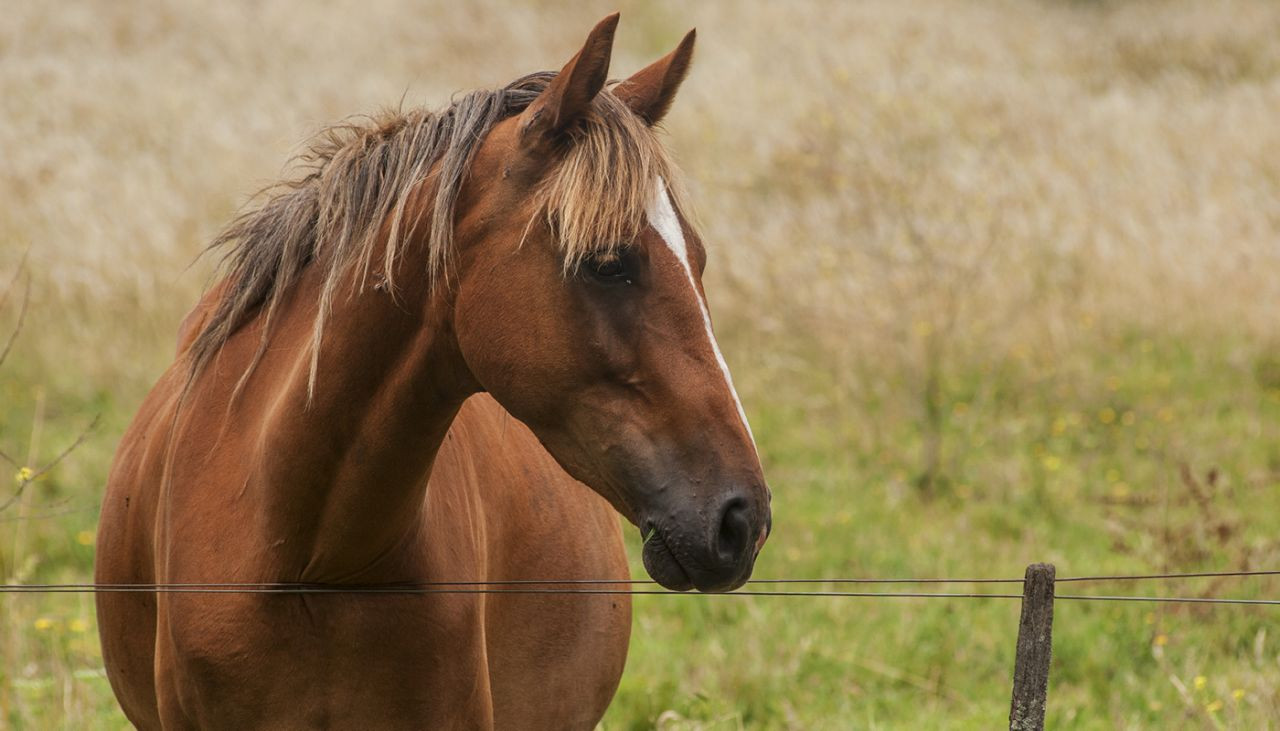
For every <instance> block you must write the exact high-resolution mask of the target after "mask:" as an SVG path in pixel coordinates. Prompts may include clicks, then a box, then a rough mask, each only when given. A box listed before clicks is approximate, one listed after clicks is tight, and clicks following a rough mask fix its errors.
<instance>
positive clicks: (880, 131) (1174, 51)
mask: <svg viewBox="0 0 1280 731" xmlns="http://www.w3.org/2000/svg"><path fill="white" fill-rule="evenodd" d="M585 5H586V6H589V7H585V8H584V7H583V6H584V4H583V3H561V2H538V3H532V4H528V5H520V6H519V7H507V5H506V4H504V3H501V2H492V1H486V2H478V3H466V4H463V3H438V2H409V1H408V0H371V1H369V2H363V3H359V4H355V3H336V2H335V3H323V4H319V5H315V4H310V3H301V2H297V0H285V1H284V2H276V3H266V4H263V5H261V6H259V5H257V4H251V3H239V2H234V3H217V4H206V3H194V2H159V3H134V2H119V3H111V4H104V3H91V2H68V3H59V4H55V5H50V4H48V3H39V2H34V1H32V0H18V2H16V3H11V4H9V5H7V6H6V9H5V17H4V19H3V20H0V99H4V103H3V106H2V107H0V200H3V204H2V205H0V294H2V293H3V292H4V291H5V290H4V287H5V286H6V284H7V283H8V282H9V278H10V277H11V276H14V275H15V274H17V273H18V272H19V267H20V263H21V262H22V261H23V257H24V256H26V271H27V272H29V277H30V283H31V301H30V306H29V308H28V309H27V312H26V317H25V327H24V329H23V330H22V332H21V334H20V336H19V338H18V339H17V340H16V341H15V344H14V347H13V350H12V352H11V353H10V355H9V357H8V359H7V360H6V361H5V362H4V363H3V364H2V365H0V451H3V452H4V453H5V454H7V455H10V456H12V457H13V459H14V460H15V461H17V462H19V463H20V464H21V465H27V466H31V467H38V466H40V465H42V464H44V463H46V462H47V461H48V460H49V459H50V458H52V457H53V456H54V455H56V454H57V453H58V452H59V451H60V450H61V449H63V448H64V447H66V446H67V445H68V444H70V443H72V442H73V441H74V440H75V439H76V437H77V435H79V434H80V433H81V431H82V430H83V429H84V428H85V426H86V425H87V424H89V423H90V422H92V421H93V419H94V417H95V416H100V421H99V423H98V425H97V427H96V428H95V429H94V430H93V431H92V432H91V433H90V434H89V436H88V438H87V439H86V440H85V442H84V443H83V444H82V445H81V446H80V447H79V448H78V449H77V450H76V451H74V452H73V453H72V454H71V455H70V456H69V457H68V458H67V459H66V460H65V461H63V462H62V463H60V464H59V465H58V466H57V467H56V469H54V470H52V471H50V472H49V473H48V474H47V475H45V476H43V477H42V478H41V479H38V480H36V481H35V482H33V483H31V484H30V485H28V486H27V488H26V489H25V490H24V491H23V492H22V494H21V496H20V497H19V498H18V499H17V500H15V501H14V502H13V503H12V504H11V505H9V506H8V507H6V508H4V509H3V510H0V575H2V576H3V578H4V579H5V580H6V581H8V582H21V581H81V580H85V579H86V578H87V577H88V576H89V574H90V570H91V566H92V561H93V555H92V548H91V547H92V544H93V540H94V530H95V523H96V515H97V503H98V501H99V498H100V494H101V490H102V486H103V483H104V480H105V474H106V469H107V466H108V464H109V461H110V458H111V453H112V451H113V449H114V447H115V443H116V440H117V439H118V438H119V435H120V433H121V432H122V431H123V429H124V427H125V425H126V424H127V423H128V420H129V419H130V417H131V416H132V414H133V411H134V409H135V408H136V407H137V405H138V403H139V401H140V400H141V398H142V396H143V395H144V394H145V393H146V390H147V389H148V388H149V387H150V384H151V382H152V381H153V379H154V378H155V377H156V376H157V375H158V374H159V373H160V372H161V370H162V369H163V368H164V367H165V366H166V365H167V363H168V361H169V359H170V357H171V355H172V344H173V337H174V333H175V331H176V327H177V323H178V321H179V319H180V318H181V316H182V315H183V314H184V313H185V311H186V309H187V308H189V307H190V305H191V304H192V303H193V302H194V300H195V298H196V296H197V295H198V292H199V291H200V289H201V287H202V286H203V285H204V284H205V282H206V280H207V277H208V275H209V273H210V267H209V266H208V264H207V263H198V264H196V265H195V266H192V267H189V265H190V263H191V261H192V260H193V259H194V257H195V255H196V254H197V253H198V252H199V250H200V248H201V246H202V245H203V244H204V243H205V242H207V241H208V240H209V239H210V238H212V236H213V235H214V234H215V233H216V231H217V230H218V228H219V226H220V225H221V224H222V223H224V222H225V221H226V220H227V219H228V218H229V216H230V215H231V214H232V213H233V212H234V210H235V209H236V208H237V207H238V206H239V205H240V204H241V203H242V202H243V201H244V200H245V199H246V197H247V195H248V194H249V193H251V192H252V191H253V190H255V189H257V188H258V187H260V186H261V185H262V184H264V183H266V182H269V181H270V180H272V179H274V178H275V177H276V176H277V175H278V173H279V170H280V166H281V165H282V164H283V162H284V160H285V159H286V158H287V156H288V154H289V153H290V151H291V150H293V149H295V146H296V144H297V143H298V142H299V141H300V140H302V139H303V138H305V137H306V136H307V135H308V134H309V133H310V132H312V131H313V130H315V129H316V128H318V126H319V125H320V124H322V123H324V122H326V121H330V120H333V119H336V118H340V117H342V116H346V115H348V114H352V113H356V112H364V111H371V110H373V109H376V108H377V107H379V106H384V105H394V104H396V103H398V102H399V101H400V100H401V99H402V98H403V99H404V103H405V104H406V105H409V104H427V105H431V106H438V105H440V104H441V103H443V102H444V101H445V100H446V99H447V98H448V96H449V95H450V94H451V93H453V92H455V91H457V90H463V89H468V88H472V87H476V86H492V85H497V84H501V83H505V82H506V81H508V80H510V79H512V78H514V77H516V76H518V75H520V74H522V73H524V72H527V71H530V70H534V69H540V68H549V67H553V66H557V65H558V64H559V63H561V62H562V61H563V60H564V59H565V58H567V56H568V55H569V54H570V53H572V52H573V50H575V49H576V48H577V44H578V43H580V41H581V38H582V36H583V34H584V33H585V32H586V30H587V29H588V28H590V27H591V25H592V24H593V23H594V22H595V21H596V20H597V19H598V18H599V17H600V16H603V15H604V14H605V13H606V12H608V11H610V10H612V9H614V6H615V5H616V3H603V2H594V0H593V2H590V3H585ZM621 6H622V7H621V9H622V12H623V20H622V25H621V27H620V30H619V35H618V41H617V49H616V51H615V56H614V59H615V60H614V70H615V74H616V75H623V74H626V73H629V72H630V71H631V70H632V69H635V68H638V67H639V66H640V65H641V64H643V63H647V62H648V61H649V60H651V59H652V58H655V57H656V56H658V55H660V54H662V53H665V52H666V51H667V50H668V49H669V48H670V47H671V46H672V45H674V43H675V42H676V41H677V40H678V39H679V37H680V35H681V34H682V33H683V32H684V30H686V29H687V28H688V27H689V26H693V25H696V26H697V27H698V30H699V40H698V43H699V48H698V57H697V60H696V62H695V66H694V70H693V74H692V76H691V78H690V80H689V82H688V83H687V84H686V86H685V88H684V90H683V91H682V95H681V98H680V99H678V100H677V103H676V106H675V108H674V110H673V112H672V114H671V117H670V119H669V121H668V124H667V127H668V130H669V132H670V135H669V137H670V143H671V146H672V148H673V149H674V150H675V152H676V154H677V156H678V157H679V159H680V160H681V161H682V163H683V166H684V168H685V170H686V172H687V173H688V175H689V178H690V188H691V192H692V198H693V200H694V202H695V204H696V205H697V207H698V215H699V219H700V221H701V227H702V229H703V233H704V238H705V239H706V241H707V243H708V246H709V248H710V256H711V264H710V266H709V269H708V274H707V289H708V294H709V297H710V299H711V306H712V309H713V314H714V315H715V317H716V322H717V329H718V332H719V333H720V339H721V344H722V346H723V348H724V350H725V352H726V357H727V359H728V360H729V362H730V364H731V365H732V366H733V368H734V374H735V378H736V380H737V381H738V382H739V387H740V390H741V392H742V396H743V400H744V402H745V405H746V408H747V411H748V413H749V415H750V417H751V420H752V424H753V426H754V428H755V432H756V435H757V437H758V440H759V443H760V447H761V451H762V455H763V458H764V461H765V466H766V472H767V475H768V477H769V478H770V482H771V485H772V487H773V490H774V495H775V498H774V518H775V523H774V532H773V536H772V538H771V540H770V542H769V545H768V547H767V548H766V549H765V552H764V553H763V554H762V556H761V558H760V562H759V564H758V568H757V572H756V575H757V576H758V577H762V578H765V577H788V576H790V577H819V576H828V577H830V576H868V577H874V576H935V575H936V576H1020V575H1021V574H1022V571H1023V568H1024V567H1025V565H1026V564H1027V563H1030V562H1032V561H1052V562H1054V563H1056V564H1057V566H1058V572H1059V575H1060V576H1066V575H1081V574H1094V573H1112V572H1115V573H1127V572H1149V571H1157V570H1158V571H1165V570H1168V571H1195V570H1237V569H1268V568H1271V569H1275V568H1280V125H1277V124H1276V120H1277V119H1280V5H1276V4H1273V3H1267V2H1228V3H1221V4H1213V5H1210V4H1207V3H1197V2H1126V3H1115V4H1110V3H1095V2H1074V3H1068V2H1061V3H1057V2H1012V1H1010V2H999V1H997V0H991V1H988V2H972V3H959V2H922V3H896V2H888V1H871V2H862V3H841V2H828V3H822V2H797V3H786V4H783V3H767V4H766V3H735V2H730V1H729V0H712V1H710V2H703V3H698V4H697V5H696V6H695V7H690V8H686V7H683V5H682V4H679V3H674V2H671V3H656V4H654V3H639V2H624V3H621ZM24 281H25V280H24V279H23V278H21V277H20V278H19V279H18V280H17V283H16V284H15V285H14V287H13V288H12V290H11V295H10V296H9V298H8V299H7V300H5V301H3V303H0V347H3V343H4V342H5V340H4V338H5V337H6V336H7V334H8V333H9V332H10V331H11V329H12V328H13V327H14V326H15V324H16V322H17V319H18V315H19V312H20V311H21V307H20V304H21V299H22V291H23V288H24V284H23V283H24ZM4 471H5V474H3V475H0V477H3V479H2V480H0V505H3V504H4V503H5V502H7V501H8V499H9V496H10V495H12V494H13V493H14V491H15V489H16V487H17V485H18V484H19V483H18V482H17V481H16V479H15V478H16V476H11V475H10V474H9V473H10V472H11V471H13V470H11V467H10V466H9V465H7V464H6V465H4ZM635 542H637V543H638V540H636V541H635ZM634 547H635V546H633V548H634ZM635 572H636V574H637V575H638V576H639V575H642V573H643V570H642V569H641V568H640V567H639V563H638V562H637V563H636V564H635ZM960 588H961V589H964V588H967V587H960ZM1089 588H1090V589H1091V590H1094V591H1097V592H1100V593H1124V592H1137V593H1141V592H1153V593H1166V594H1179V595H1190V596H1207V595H1231V596H1238V597H1245V598H1252V597H1272V598H1276V597H1280V580H1261V579H1253V580H1231V581H1226V580H1223V581H1211V580H1195V581H1184V582H1179V583H1169V584H1161V585H1147V584H1143V585H1134V586H1129V585H1122V584H1114V585H1101V586H1097V587H1089ZM1081 590H1082V591H1083V588H1081ZM1017 615H1018V603H1017V602H1016V601H1008V600H955V601H942V600H917V599H893V600H870V599H797V598H754V599H752V598H744V597H739V598H735V597H708V598H693V599H688V598H672V597H641V598H639V600H638V601H637V603H636V615H635V628H634V641H633V644H632V651H631V657H630V661H629V664H628V669H627V673H626V676H625V677H624V679H623V682H622V687H621V689H620V690H619V693H618V695H617V698H616V700H615V702H614V705H613V707H612V708H611V710H610V712H609V715H608V716H607V717H606V718H605V721H604V728H606V729H645V728H655V727H657V728H663V729H736V728H753V729H754V728H765V729H774V728H790V729H814V728H817V729H827V728H830V729H846V728H991V727H994V726H996V725H998V724H1001V723H1003V722H1004V719H1005V717H1006V715H1007V713H1008V692H1009V686H1010V678H1011V673H1012V667H1013V647H1014V638H1015V633H1016V627H1017ZM1277 616H1280V615H1277V612H1276V611H1275V609H1274V608H1267V607H1216V608H1213V607H1185V606H1170V605H1144V604H1101V603H1066V602H1061V603H1059V605H1058V607H1057V612H1056V622H1055V648H1054V649H1055V654H1054V664H1053V678H1052V682H1051V689H1050V710H1049V722H1050V725H1051V727H1053V728H1081V729H1110V728H1133V729H1138V728H1159V729H1165V728H1206V729H1217V728H1232V729H1257V728H1277V727H1280V637H1277V636H1276V634H1277V633H1276V632H1275V631H1274V629H1275V627H1276V618H1277ZM125 725H126V723H125V721H124V719H123V717H122V716H121V715H120V713H119V711H118V710H117V709H116V707H115V703H114V700H113V699H112V697H111V693H110V690H109V688H108V686H107V683H106V679H105V677H104V676H103V674H102V670H101V657H100V654H99V651H98V649H97V636H96V627H95V624H94V618H93V611H92V601H91V599H90V598H89V597H84V596H77V595H51V596H3V597H0V727H12V728H36V729H43V728H68V729H71V728H74V729H82V728H108V729H115V728H121V727H123V726H125Z"/></svg>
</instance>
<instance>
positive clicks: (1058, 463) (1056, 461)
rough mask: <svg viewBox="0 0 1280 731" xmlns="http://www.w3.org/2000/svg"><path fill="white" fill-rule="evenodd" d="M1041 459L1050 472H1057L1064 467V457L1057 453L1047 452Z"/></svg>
mask: <svg viewBox="0 0 1280 731" xmlns="http://www.w3.org/2000/svg"><path fill="white" fill-rule="evenodd" d="M1040 461H1041V462H1042V463H1043V464H1044V468H1045V469H1046V470H1048V471H1050V472H1057V471H1058V469H1059V468H1061V467H1062V459H1061V458H1060V457H1058V456H1057V455H1053V454H1046V455H1045V456H1044V458H1043V459H1041V460H1040Z"/></svg>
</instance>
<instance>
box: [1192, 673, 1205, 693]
mask: <svg viewBox="0 0 1280 731" xmlns="http://www.w3.org/2000/svg"><path fill="white" fill-rule="evenodd" d="M1191 682H1192V684H1194V685H1195V686H1196V690H1204V686H1205V685H1206V684H1208V682H1209V679H1208V678H1206V677H1205V676H1203V675H1197V676H1196V677H1194V678H1192V680H1191Z"/></svg>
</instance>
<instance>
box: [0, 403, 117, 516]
mask: <svg viewBox="0 0 1280 731" xmlns="http://www.w3.org/2000/svg"><path fill="white" fill-rule="evenodd" d="M101 418H102V415H101V414H99V415H97V416H95V417H93V421H91V422H89V425H88V426H86V427H85V428H84V429H82V430H80V434H79V435H78V436H76V438H75V441H73V442H72V443H71V444H70V445H69V446H67V448H66V449H64V450H62V451H61V452H60V453H59V454H58V456H57V457H54V458H53V459H52V460H50V461H49V462H46V463H45V465H44V466H43V467H39V468H36V469H33V470H29V474H25V475H22V477H21V479H19V480H18V489H17V490H15V491H14V493H13V494H12V495H10V496H9V498H8V499H7V500H5V501H4V502H3V503H0V512H3V511H4V510H5V509H6V508H8V507H9V506H10V505H13V504H14V503H15V502H17V501H18V498H21V497H22V493H23V492H24V491H25V490H26V489H27V485H30V484H31V483H33V482H35V481H36V480H38V479H40V478H41V477H43V476H44V475H46V474H47V473H48V472H49V470H51V469H53V468H54V467H57V466H58V463H59V462H61V461H62V460H64V459H66V458H67V455H69V454H71V453H72V452H74V451H75V450H76V449H77V448H79V446H80V445H81V444H84V440H85V439H88V438H89V434H90V433H91V432H92V431H93V430H94V429H95V428H96V427H97V426H98V421H99V420H101ZM0 457H4V459H5V461H7V462H9V463H10V464H13V465H14V466H15V467H16V466H17V463H16V462H14V460H13V458H12V457H9V456H8V455H4V454H3V453H0Z"/></svg>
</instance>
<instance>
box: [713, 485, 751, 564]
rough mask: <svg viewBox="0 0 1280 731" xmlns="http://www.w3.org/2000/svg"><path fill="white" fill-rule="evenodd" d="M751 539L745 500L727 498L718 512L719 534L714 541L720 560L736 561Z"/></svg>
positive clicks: (748, 514) (748, 513) (748, 512)
mask: <svg viewBox="0 0 1280 731" xmlns="http://www.w3.org/2000/svg"><path fill="white" fill-rule="evenodd" d="M752 538H753V536H752V535H751V519H750V511H749V510H748V508H747V501H746V499H744V498H742V497H731V498H729V499H728V500H727V501H725V504H724V507H723V508H721V510H720V533H719V536H718V537H717V539H716V541H717V544H716V546H717V548H718V549H719V553H720V558H721V559H723V560H725V561H735V560H737V558H738V557H739V556H741V555H742V554H743V552H745V551H746V550H747V547H748V546H749V544H750V543H751V539H752Z"/></svg>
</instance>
